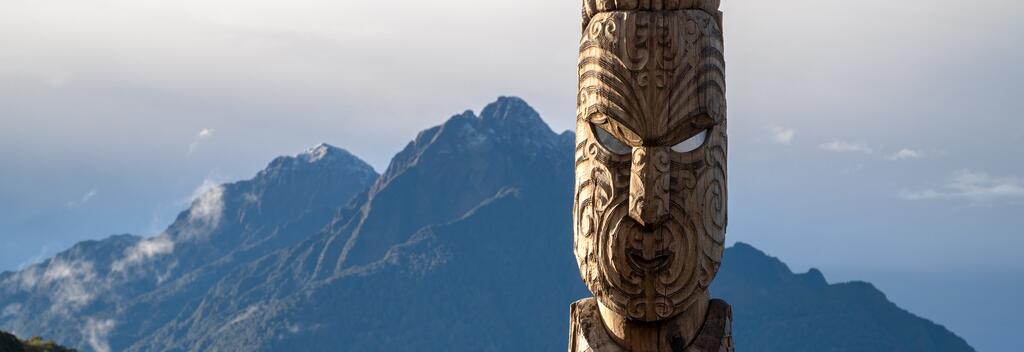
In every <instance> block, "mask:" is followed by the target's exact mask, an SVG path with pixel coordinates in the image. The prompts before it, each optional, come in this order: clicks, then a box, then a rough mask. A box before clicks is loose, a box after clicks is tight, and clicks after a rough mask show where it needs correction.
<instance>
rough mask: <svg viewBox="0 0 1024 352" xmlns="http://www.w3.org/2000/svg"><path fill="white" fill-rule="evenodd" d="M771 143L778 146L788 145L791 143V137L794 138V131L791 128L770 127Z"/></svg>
mask: <svg viewBox="0 0 1024 352" xmlns="http://www.w3.org/2000/svg"><path fill="white" fill-rule="evenodd" d="M771 130H772V141H773V142H775V143H778V144H790V143H793V137H795V136H796V130H794V129H792V128H784V127H778V126H772V127H771Z"/></svg>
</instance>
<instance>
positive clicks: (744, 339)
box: [711, 243, 974, 352]
mask: <svg viewBox="0 0 1024 352" xmlns="http://www.w3.org/2000/svg"><path fill="white" fill-rule="evenodd" d="M711 289H712V292H713V293H714V294H715V295H716V296H718V297H722V298H724V299H726V300H727V301H728V302H729V303H730V304H732V305H733V314H734V319H733V321H734V326H733V330H734V333H735V338H736V341H735V342H736V345H737V346H757V348H758V351H789V352H800V351H808V352H810V351H816V352H820V351H929V352H947V351H949V352H952V351H973V350H974V349H973V348H971V347H970V346H969V345H968V344H967V342H966V341H964V340H963V339H962V338H960V337H958V336H956V335H955V334H953V333H951V332H949V330H946V328H944V327H942V326H940V325H937V324H935V323H932V322H930V321H928V320H926V319H924V318H921V317H918V316H916V315H914V314H911V313H910V312H907V311H905V310H903V309H901V308H899V307H897V306H896V305H895V304H893V303H892V302H890V301H889V300H888V299H886V297H885V294H883V293H882V292H881V291H879V290H878V289H876V288H875V287H874V286H872V285H871V284H869V283H866V282H847V283H840V284H833V285H830V284H828V283H827V282H826V281H825V276H824V275H823V274H822V273H821V271H818V270H817V269H811V270H810V271H808V272H807V273H804V274H794V273H793V272H792V271H790V270H789V268H788V267H787V266H786V264H784V263H782V261H780V260H778V259H776V258H773V257H769V256H768V255H766V254H764V253H763V252H761V251H759V250H757V249H755V248H754V247H752V246H750V245H748V244H745V243H736V245H734V246H733V247H731V248H729V249H727V250H726V251H725V256H724V259H723V260H722V269H721V272H720V274H719V276H718V278H717V279H716V280H715V281H714V282H713V283H712V287H711Z"/></svg>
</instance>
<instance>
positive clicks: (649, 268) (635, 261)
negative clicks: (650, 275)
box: [626, 248, 672, 272]
mask: <svg viewBox="0 0 1024 352" xmlns="http://www.w3.org/2000/svg"><path fill="white" fill-rule="evenodd" d="M626 260H627V261H628V262H629V266H631V267H633V270H636V271H644V272H658V271H661V270H663V269H665V268H666V267H668V265H669V264H670V263H671V262H672V252H671V251H669V250H667V249H662V250H659V251H657V252H655V254H654V256H653V257H647V256H644V253H643V251H642V250H639V249H636V248H630V249H627V250H626Z"/></svg>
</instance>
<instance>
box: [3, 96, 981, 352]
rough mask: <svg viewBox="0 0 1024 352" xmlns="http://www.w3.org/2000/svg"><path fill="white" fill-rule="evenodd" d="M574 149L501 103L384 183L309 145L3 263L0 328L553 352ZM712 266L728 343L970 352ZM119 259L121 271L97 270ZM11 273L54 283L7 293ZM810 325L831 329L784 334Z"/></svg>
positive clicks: (894, 314) (102, 341)
mask: <svg viewBox="0 0 1024 352" xmlns="http://www.w3.org/2000/svg"><path fill="white" fill-rule="evenodd" d="M573 147H574V138H573V134H572V133H571V132H565V133H562V134H557V133H555V132H554V131H552V130H551V129H550V127H549V126H548V125H547V124H545V123H544V122H543V120H542V119H541V118H540V115H539V114H537V113H536V111H535V110H533V109H532V108H531V107H530V106H529V105H528V104H527V103H526V102H525V101H522V100H521V99H518V98H514V97H501V98H499V99H498V100H497V101H495V102H494V103H491V104H488V105H487V106H486V107H485V108H484V109H482V110H481V113H480V115H479V116H478V115H476V114H475V113H473V112H472V111H466V112H463V113H461V114H456V115H454V116H453V117H451V118H450V119H448V120H447V121H445V122H444V123H443V124H441V125H438V126H435V127H432V128H429V129H426V130H424V131H422V132H420V133H419V134H418V135H417V136H416V138H415V139H413V140H412V141H410V143H409V144H408V145H407V146H406V147H405V148H404V149H403V150H402V151H401V152H399V153H398V154H396V156H395V158H393V159H392V161H391V163H390V164H389V166H388V168H387V169H386V170H384V172H383V173H382V174H380V175H378V174H377V173H376V172H375V171H373V169H372V168H371V167H369V165H365V163H363V162H361V160H358V158H357V157H355V156H353V155H351V154H349V153H348V152H345V151H344V150H342V149H340V148H336V147H332V146H329V145H326V144H321V145H317V146H315V147H313V148H310V149H309V150H307V151H306V152H303V153H301V154H299V155H296V156H294V157H281V158H277V159H275V160H274V161H272V162H271V163H270V164H269V165H268V167H267V168H266V169H264V170H263V171H260V172H259V173H257V175H256V177H254V178H253V179H251V180H247V181H240V182H235V183H230V184H224V185H210V186H209V187H207V189H206V190H205V191H204V192H200V193H199V196H198V197H197V199H196V201H195V202H193V204H192V206H191V207H190V208H189V209H188V210H186V211H184V212H182V213H181V214H180V215H179V216H178V218H177V219H176V221H175V223H174V224H172V225H171V226H170V227H169V229H168V231H165V233H164V234H162V235H160V236H156V237H152V238H141V237H137V236H120V237H116V238H114V237H112V238H110V239H108V240H109V241H98V242H96V243H83V244H82V246H81V247H79V246H77V245H76V247H75V248H79V249H78V250H76V251H77V252H73V253H72V254H74V253H77V254H75V255H71V254H68V255H65V256H63V257H62V255H64V254H65V252H62V253H61V254H58V255H57V256H55V257H54V258H62V259H60V260H62V261H64V264H63V265H62V266H55V267H53V268H51V267H50V266H49V264H50V263H52V262H45V263H46V266H44V267H35V268H34V269H31V270H27V271H22V272H18V273H11V274H10V275H7V276H4V274H0V293H3V295H0V312H4V314H0V328H4V329H8V330H14V331H15V332H21V333H24V332H31V333H33V334H39V333H44V334H45V335H46V336H52V337H54V338H57V339H58V340H59V341H61V342H63V343H68V344H71V345H73V346H77V347H81V348H82V349H84V350H96V351H101V350H104V349H103V347H106V349H107V350H118V351H120V350H125V351H153V350H166V351H185V350H229V351H230V350H246V351H273V350H282V349H304V350H338V349H347V350H423V349H426V350H438V349H444V348H445V347H447V349H452V348H451V347H452V346H457V348H454V349H455V350H466V351H496V350H550V349H562V348H564V344H565V339H566V338H567V337H566V334H567V326H568V322H567V319H568V306H569V303H571V302H572V301H574V300H576V299H579V298H582V297H585V296H589V292H587V290H586V288H585V287H584V286H583V283H582V281H581V280H580V279H579V273H578V270H577V268H576V264H575V261H574V259H573V258H572V255H571V251H572V236H571V233H572V227H571V224H570V221H569V219H570V218H571V211H570V210H571V207H572V202H571V200H572V193H573V190H572V184H573V177H574V175H573V173H574V171H573V160H572V150H573ZM68 252H71V251H68ZM93 252H95V253H93ZM725 258H726V259H725V261H724V262H723V269H722V273H721V274H720V276H719V279H718V280H716V281H715V282H714V284H713V286H712V292H713V293H714V294H715V295H718V296H720V297H723V298H725V299H727V300H728V301H729V302H730V303H732V304H733V306H734V307H735V309H734V311H736V312H737V313H736V318H737V319H736V323H735V324H736V326H735V328H736V333H737V337H736V340H737V344H738V345H739V346H740V348H743V346H760V347H763V348H762V349H761V350H762V351H820V350H834V351H846V350H858V349H855V348H852V347H851V346H853V347H856V346H873V347H874V349H873V350H878V351H914V350H922V351H923V350H934V351H971V350H973V349H971V348H970V347H969V346H968V345H967V344H966V342H963V341H962V339H960V340H957V339H959V338H958V337H955V335H954V334H952V333H950V332H948V330H945V329H944V328H942V327H941V326H937V325H934V324H932V323H930V322H927V321H926V320H924V319H921V318H918V317H916V316H913V315H912V314H909V313H907V312H905V311H902V310H900V309H899V308H898V307H896V306H895V305H892V304H891V302H888V301H887V300H886V299H885V297H884V294H881V292H880V291H877V290H876V289H874V288H873V287H870V286H864V285H860V284H850V285H845V284H831V285H830V284H828V283H827V282H826V281H825V279H824V276H823V275H822V274H821V273H820V271H817V270H810V271H809V272H808V273H805V274H793V273H792V271H790V270H789V268H788V267H787V266H786V265H785V264H784V263H782V262H781V261H779V260H778V259H775V258H771V257H768V256H767V255H766V254H764V253H763V252H760V251H758V250H756V249H754V248H753V247H750V246H749V245H746V244H742V243H739V244H737V245H735V246H734V247H731V248H730V249H728V250H727V251H726V257H725ZM129 259H131V260H129ZM50 260H53V259H50ZM76 260H77V261H76ZM118 260H120V261H122V262H124V263H127V264H124V265H122V269H121V272H122V273H124V274H123V276H124V277H125V279H124V280H120V279H119V280H120V281H118V280H114V281H110V282H107V281H109V280H107V281H105V280H104V279H105V278H106V276H105V275H107V274H105V273H110V272H112V271H113V269H111V268H113V267H114V264H115V263H117V262H118ZM773 260H774V261H773ZM86 263H89V265H86ZM129 264H130V265H129ZM51 269H54V270H51ZM56 269H60V270H56ZM32 270H35V271H32ZM49 271H52V273H50V274H49V276H47V272H49ZM26 273H35V274H37V275H35V277H33V278H34V279H35V280H36V281H40V280H44V279H46V278H49V280H50V283H49V284H50V285H57V286H39V287H37V286H38V285H37V286H33V290H29V291H25V290H22V288H23V287H22V286H23V285H22V284H21V281H23V279H25V278H27V277H29V276H30V275H27V274H26ZM96 283H100V284H102V285H108V286H109V287H108V288H105V291H102V292H92V291H88V290H85V291H83V292H85V293H89V294H91V295H92V296H94V297H87V296H88V295H87V296H79V297H78V298H79V301H75V300H70V301H68V302H65V303H71V304H70V305H67V307H68V309H67V310H65V311H53V312H51V311H50V307H51V306H52V304H51V303H52V302H51V301H50V300H48V299H46V297H51V296H53V297H56V296H55V295H50V296H47V295H46V294H45V293H44V292H40V287H43V289H45V288H47V287H50V288H53V287H57V288H63V289H64V291H65V292H64V293H65V294H71V295H67V297H69V298H75V297H76V296H75V295H73V293H76V291H75V289H85V288H88V287H90V286H89V285H92V284H96ZM58 292H60V291H59V290H58ZM114 293H116V295H115V297H113V298H111V297H103V295H107V294H114ZM84 298H90V299H88V300H85V299H84ZM796 298H799V299H796ZM76 302H78V303H82V304H74V303H76ZM805 302H809V303H813V304H815V306H810V305H809V304H804V303H805ZM866 303H870V304H871V310H870V311H868V310H866V309H861V308H859V304H866ZM764 305H771V306H773V307H779V309H776V310H771V309H768V308H771V307H768V308H766V307H764ZM10 307H16V308H17V309H13V308H12V309H11V310H10V312H11V314H7V312H8V308H10ZM812 308H815V309H812ZM819 311H820V312H827V313H828V314H825V315H815V314H816V312H819ZM33 314H39V315H41V316H42V319H35V320H34V319H30V318H29V317H31V316H33ZM766 317H771V319H768V318H766ZM837 317H842V318H843V320H845V319H851V320H850V321H853V322H856V323H857V324H860V325H863V326H872V324H881V323H880V322H879V321H877V320H878V318H880V317H885V318H887V319H893V318H896V319H897V320H898V321H900V322H901V323H902V324H904V325H901V326H898V327H896V328H899V327H903V326H909V327H912V329H909V330H908V329H903V330H900V329H895V330H893V331H894V332H899V334H900V336H901V337H904V338H905V339H906V340H909V342H906V341H903V342H905V343H903V342H901V341H900V339H897V338H896V336H895V335H896V334H895V333H889V334H886V331H885V330H884V329H882V330H876V329H867V330H865V331H866V332H868V333H870V334H875V335H870V334H859V332H858V331H855V329H840V326H838V325H836V326H832V325H829V324H838V323H840V322H841V321H840V320H837ZM809 320H810V321H815V320H820V321H822V322H825V323H826V324H820V325H822V326H829V327H832V328H833V329H832V330H825V329H822V328H818V327H815V326H810V327H802V328H801V329H799V330H795V331H797V332H800V333H802V334H803V335H800V336H794V330H792V329H789V330H787V329H784V327H787V326H790V325H791V324H804V323H806V322H807V321H809ZM929 324H931V325H929ZM879 326H884V325H879ZM442 328H443V330H439V329H442ZM769 334H770V335H769ZM950 336H952V337H950ZM920 339H923V340H925V341H926V342H929V343H932V344H922V343H920V342H919V341H917V340H920ZM865 340H868V341H872V340H877V341H879V343H878V344H874V345H869V344H866V342H864V341H865ZM829 341H832V342H831V343H832V345H830V346H826V347H829V348H825V349H822V348H821V347H822V345H821V344H820V343H822V342H829ZM801 343H802V344H801ZM816 343H817V344H816ZM914 343H917V344H914ZM794 344H796V345H794ZM938 344H943V345H946V346H939V345H938ZM922 346H925V347H928V348H932V347H935V346H939V347H941V348H934V349H923V348H924V347H922ZM943 348H945V349H943ZM859 350H864V349H859Z"/></svg>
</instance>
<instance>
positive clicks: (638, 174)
mask: <svg viewBox="0 0 1024 352" xmlns="http://www.w3.org/2000/svg"><path fill="white" fill-rule="evenodd" d="M669 161H670V158H669V147H635V148H633V164H632V166H631V170H630V177H629V216H630V217H632V218H633V219H634V220H636V221H637V222H638V223H640V225H643V226H645V227H653V226H656V225H659V224H661V223H662V222H663V221H665V220H666V219H668V207H669V201H668V197H669V180H670V173H669V167H670V163H669Z"/></svg>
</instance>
